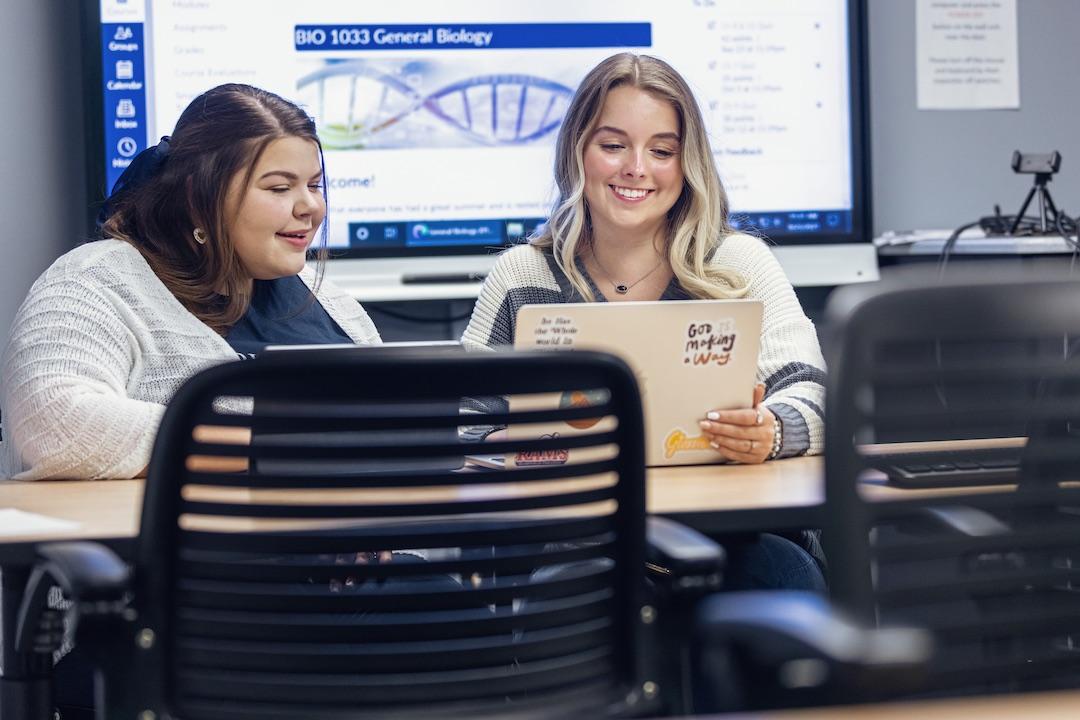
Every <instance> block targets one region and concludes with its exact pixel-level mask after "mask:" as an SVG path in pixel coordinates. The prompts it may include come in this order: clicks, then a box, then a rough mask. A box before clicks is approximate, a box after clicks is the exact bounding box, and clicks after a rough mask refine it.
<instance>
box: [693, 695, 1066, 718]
mask: <svg viewBox="0 0 1080 720" xmlns="http://www.w3.org/2000/svg"><path fill="white" fill-rule="evenodd" d="M1077 716H1080V691H1077V690H1068V691H1061V692H1041V693H1021V694H1016V695H993V696H982V697H970V698H951V699H948V700H924V701H917V702H895V703H875V704H872V705H848V706H845V707H825V708H807V709H801V710H783V711H771V712H760V713H734V714H728V715H716V716H711V717H710V716H708V715H700V716H696V718H697V720H910V719H911V718H917V719H918V720H1059V719H1062V718H1075V717H1077Z"/></svg>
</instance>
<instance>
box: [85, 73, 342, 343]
mask: <svg viewBox="0 0 1080 720" xmlns="http://www.w3.org/2000/svg"><path fill="white" fill-rule="evenodd" d="M283 137H299V138H304V139H306V140H310V141H311V142H313V143H315V145H316V146H317V147H318V149H319V162H320V164H322V145H321V144H320V143H319V138H318V136H317V135H316V133H315V123H314V121H313V120H312V119H311V118H310V117H309V116H308V115H307V114H306V113H305V112H304V111H303V110H301V109H300V108H299V107H297V106H296V105H295V104H293V103H291V102H289V101H287V100H285V99H283V98H281V97H279V96H278V95H275V94H274V93H271V92H267V91H266V90H260V89H259V88H255V87H252V86H250V85H241V84H235V83H234V84H227V85H219V86H218V87H216V88H213V89H212V90H208V91H206V92H205V93H203V94H202V95H200V96H198V97H197V98H195V99H194V100H192V101H191V103H190V104H189V105H188V106H187V109H185V110H184V112H183V114H181V115H180V119H179V120H178V121H177V122H176V129H175V130H174V131H173V134H172V136H171V137H170V138H169V139H168V145H167V147H168V150H167V151H166V152H164V153H162V154H161V157H160V167H157V168H155V169H154V171H153V172H152V173H150V174H148V176H147V177H145V178H140V180H139V182H137V183H133V184H132V185H130V186H126V187H122V188H120V189H119V190H118V191H114V194H113V196H111V197H110V198H109V200H108V205H107V206H106V207H107V212H108V215H107V217H106V219H105V221H104V222H103V223H102V226H101V234H102V237H111V238H116V239H119V240H124V241H126V242H129V243H131V244H132V245H134V246H135V247H136V248H137V249H138V250H139V252H140V253H142V255H143V257H144V258H146V262H147V263H148V264H149V265H150V268H151V269H152V270H153V271H154V273H155V274H156V275H157V276H158V278H160V279H161V282H162V283H164V284H165V287H167V288H168V289H169V291H170V292H171V293H172V294H173V295H175V296H176V299H177V300H179V301H180V303H181V304H182V305H183V306H184V307H185V308H187V310H188V311H189V312H190V313H191V314H193V315H194V316H195V317H197V318H199V319H200V320H202V321H203V322H204V323H206V325H208V326H209V327H211V328H213V329H214V330H215V331H216V332H218V333H220V334H225V333H226V332H227V331H228V330H229V328H230V327H232V326H233V324H235V323H236V321H237V320H239V319H240V318H241V317H243V315H244V313H245V312H246V311H247V308H248V304H249V303H250V301H251V298H250V287H251V278H250V276H249V275H248V274H247V272H246V271H245V270H244V267H243V265H242V264H241V262H240V258H239V256H238V255H237V254H236V250H235V248H234V247H233V244H232V241H231V239H230V238H229V234H228V231H227V229H226V226H227V218H226V217H225V198H226V194H227V192H228V189H229V184H230V182H231V181H232V180H233V178H235V177H237V176H238V175H239V176H241V182H242V185H241V187H247V185H248V182H249V181H250V180H251V173H252V172H254V170H255V165H256V164H257V163H258V161H259V158H260V156H261V155H262V153H263V151H265V150H266V147H267V146H268V145H269V144H270V143H271V142H273V141H274V140H277V139H278V138H283ZM323 187H324V188H325V187H326V184H325V182H324V184H323ZM323 192H324V194H325V190H324V191H323ZM195 228H200V229H202V230H203V231H204V232H205V233H206V236H207V240H206V244H204V245H201V244H199V243H197V242H196V241H195V237H194V234H193V233H194V230H195ZM325 259H326V222H325V220H324V222H323V232H322V240H321V242H320V245H319V251H318V260H319V264H318V278H319V279H321V277H322V271H323V263H324V261H325Z"/></svg>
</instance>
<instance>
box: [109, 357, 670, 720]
mask: <svg viewBox="0 0 1080 720" xmlns="http://www.w3.org/2000/svg"><path fill="white" fill-rule="evenodd" d="M546 393H554V394H556V397H562V398H565V399H567V400H568V401H567V402H563V403H561V404H560V403H551V404H549V405H547V406H546V409H534V410H521V409H517V405H516V404H512V405H508V404H507V403H506V402H505V400H506V398H507V397H509V396H528V397H535V396H536V395H538V394H546ZM252 398H254V406H252V400H251V399H252ZM477 398H480V400H477ZM583 398H588V399H589V400H586V401H585V402H582V399H583ZM570 399H572V400H573V402H570V401H569V400H570ZM460 408H466V409H467V410H468V412H467V414H462V413H463V412H465V410H460ZM511 408H513V409H511ZM597 418H601V419H602V421H600V422H597V421H596V419H597ZM536 423H540V425H536ZM552 425H554V426H557V427H561V428H563V431H562V432H556V433H540V434H538V436H537V437H536V438H535V439H520V438H519V437H518V435H519V434H520V433H519V432H515V433H514V434H513V437H514V438H515V439H512V440H508V439H501V440H492V441H489V442H483V443H477V442H473V443H469V442H465V441H463V440H459V438H458V430H459V428H464V427H465V426H469V427H473V426H493V427H497V426H511V427H513V428H514V429H515V430H520V429H521V428H527V427H530V426H532V427H541V428H546V427H548V426H552ZM249 432H250V433H251V434H252V437H251V438H250V439H249V438H248V434H249ZM466 434H467V433H466ZM540 435H543V436H540ZM642 435H643V429H642V416H641V402H640V397H639V395H638V390H637V385H636V382H635V380H634V377H633V374H632V372H631V371H630V370H629V369H628V368H627V366H626V365H625V364H624V363H623V362H622V361H620V360H618V359H617V358H615V357H613V356H610V355H603V354H598V353H588V352H572V353H490V354H489V353H483V354H466V353H463V352H446V351H423V350H416V349H410V350H401V349H378V348H375V349H370V348H369V349H360V350H351V349H345V350H337V349H335V350H329V349H327V350H316V351H309V352H283V353H280V354H276V353H270V354H268V355H266V356H263V357H259V358H257V359H254V360H250V361H246V362H242V363H239V362H238V363H233V364H228V365H223V366H219V367H215V368H212V369H209V370H206V371H204V372H203V373H201V374H200V375H198V376H197V377H195V378H193V379H192V380H191V381H190V382H188V383H187V384H185V385H184V386H183V388H182V389H181V390H180V391H179V392H178V393H177V395H176V396H175V398H174V400H173V401H172V403H171V404H170V405H169V407H168V409H167V412H166V415H165V418H164V420H163V423H162V426H161V431H160V434H159V437H158V441H157V444H156V446H155V448H154V453H153V460H152V463H151V466H150V471H149V479H148V482H147V491H146V497H145V501H144V507H143V517H142V533H141V536H140V538H139V547H138V555H137V567H136V578H137V582H136V594H135V608H136V610H137V612H138V618H139V620H138V632H137V633H136V645H137V646H138V648H139V650H138V653H139V656H140V658H141V659H140V662H139V663H138V666H137V668H136V672H137V673H138V675H139V678H138V681H137V682H133V683H131V684H130V685H129V688H138V690H132V692H136V693H142V697H140V698H139V699H138V704H139V707H141V708H145V709H149V710H151V711H153V712H154V713H156V715H157V717H163V716H164V715H165V714H169V715H171V716H174V717H182V718H185V720H199V719H201V718H254V717H259V718H268V717H276V718H287V717H294V718H320V717H343V716H348V717H359V716H367V715H370V716H373V717H386V716H388V715H409V714H416V715H424V716H427V715H431V714H435V715H448V716H461V717H465V716H472V715H484V714H489V713H490V714H498V715H500V716H506V717H515V716H519V715H520V716H522V717H532V716H544V717H548V716H558V717H575V716H583V717H584V716H588V717H603V716H609V715H622V714H628V713H632V712H638V711H644V712H648V711H649V710H650V709H653V710H655V705H653V704H652V698H651V695H652V693H650V692H649V689H650V688H651V687H653V686H652V685H650V684H649V672H648V671H647V670H646V668H647V663H648V655H649V653H648V652H646V651H645V650H644V649H643V647H642V643H643V642H645V639H644V635H643V633H642V632H641V630H642V627H643V616H644V617H646V618H647V617H648V613H647V612H646V613H643V612H642V607H643V603H644V599H645V595H644V594H643V593H644V590H645V586H644V583H645V580H644V577H643V573H644V561H643V557H644V539H643V535H644V509H645V506H644V458H643V442H642ZM493 437H498V435H495V436H493ZM568 451H569V452H568ZM470 453H482V454H483V455H484V456H497V455H503V454H508V455H509V456H511V457H518V458H521V459H523V460H525V462H521V463H513V462H512V463H509V464H508V465H507V466H506V467H503V468H501V469H484V470H478V469H476V468H475V467H473V466H472V464H471V463H466V464H465V466H464V467H460V466H461V459H462V458H463V456H465V455H468V454H470ZM447 458H449V459H451V460H450V461H449V462H446V460H447ZM454 459H456V460H454ZM643 688H644V689H643Z"/></svg>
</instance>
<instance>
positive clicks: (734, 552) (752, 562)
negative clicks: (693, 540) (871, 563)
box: [720, 533, 827, 593]
mask: <svg viewBox="0 0 1080 720" xmlns="http://www.w3.org/2000/svg"><path fill="white" fill-rule="evenodd" d="M720 544H721V545H723V546H724V550H726V551H727V569H726V570H725V571H724V589H725V590H812V591H815V592H821V593H824V592H825V590H826V587H827V586H826V583H825V574H824V573H823V572H822V569H821V566H820V565H819V564H818V561H817V560H815V559H814V556H813V555H811V554H810V553H809V552H807V551H806V550H804V549H803V548H802V547H800V546H799V545H797V544H796V543H794V542H792V541H791V540H788V539H787V538H784V537H780V536H779V535H772V534H770V533H761V534H760V535H756V536H748V537H744V536H738V537H733V538H722V539H721V540H720Z"/></svg>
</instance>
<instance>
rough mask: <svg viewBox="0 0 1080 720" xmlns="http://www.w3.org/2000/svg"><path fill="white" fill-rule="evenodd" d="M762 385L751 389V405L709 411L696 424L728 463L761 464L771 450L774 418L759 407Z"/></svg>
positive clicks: (766, 409) (763, 391) (767, 409)
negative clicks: (752, 393)
mask: <svg viewBox="0 0 1080 720" xmlns="http://www.w3.org/2000/svg"><path fill="white" fill-rule="evenodd" d="M764 397H765V386H764V385H762V384H761V383H758V384H757V385H755V386H754V406H753V407H751V408H743V409H739V410H710V411H709V412H708V413H706V414H705V418H706V419H705V420H702V421H701V422H700V423H698V424H699V425H700V426H701V431H702V433H703V434H704V435H705V437H706V438H708V440H709V445H711V446H712V447H713V448H715V449H716V451H717V452H718V453H720V454H721V455H723V456H724V457H725V458H726V459H728V460H733V461H735V462H740V463H745V464H748V465H749V464H755V463H761V462H765V461H766V460H768V459H769V454H770V453H771V452H772V447H773V433H774V432H775V431H776V416H775V415H773V414H772V412H771V411H770V410H769V408H767V407H765V406H764V405H762V404H761V401H762V399H763V398H764Z"/></svg>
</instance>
